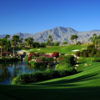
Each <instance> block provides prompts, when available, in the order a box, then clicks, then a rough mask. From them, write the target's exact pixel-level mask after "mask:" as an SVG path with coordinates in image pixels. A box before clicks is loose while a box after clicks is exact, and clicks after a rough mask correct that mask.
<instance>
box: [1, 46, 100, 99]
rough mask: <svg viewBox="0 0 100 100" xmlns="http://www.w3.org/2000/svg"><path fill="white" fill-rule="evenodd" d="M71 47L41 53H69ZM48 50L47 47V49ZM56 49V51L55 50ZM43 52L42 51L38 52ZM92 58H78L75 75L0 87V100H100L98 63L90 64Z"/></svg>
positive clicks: (99, 63)
mask: <svg viewBox="0 0 100 100" xmlns="http://www.w3.org/2000/svg"><path fill="white" fill-rule="evenodd" d="M76 47H77V48H75V46H73V48H72V46H71V47H70V46H69V48H71V49H68V50H67V47H62V48H61V49H60V47H54V49H53V48H52V49H47V48H46V49H45V48H43V51H46V52H49V51H51V52H53V51H52V50H56V49H57V48H59V52H60V53H67V52H68V53H71V52H70V50H72V49H81V48H83V46H82V47H78V46H76ZM48 48H49V47H48ZM55 48H56V49H55ZM40 51H41V52H43V51H42V50H40ZM92 60H93V58H80V59H79V60H78V61H79V63H80V64H79V66H78V67H77V69H78V70H79V71H80V73H77V74H75V75H71V76H67V77H62V78H56V79H51V80H46V81H42V82H37V83H31V84H27V85H19V86H16V85H7V86H4V85H0V99H1V100H2V99H7V100H16V99H17V100H28V99H32V100H100V62H92Z"/></svg>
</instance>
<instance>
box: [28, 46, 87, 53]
mask: <svg viewBox="0 0 100 100" xmlns="http://www.w3.org/2000/svg"><path fill="white" fill-rule="evenodd" d="M82 48H86V45H68V46H53V47H47V48H40V50H39V49H38V48H34V49H31V50H29V52H43V53H53V52H59V53H67V54H72V53H73V51H72V50H76V49H78V50H81V49H82Z"/></svg>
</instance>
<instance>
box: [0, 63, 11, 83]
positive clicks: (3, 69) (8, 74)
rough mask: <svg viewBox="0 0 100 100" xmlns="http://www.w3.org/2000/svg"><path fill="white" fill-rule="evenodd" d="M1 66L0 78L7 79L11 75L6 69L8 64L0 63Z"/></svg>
mask: <svg viewBox="0 0 100 100" xmlns="http://www.w3.org/2000/svg"><path fill="white" fill-rule="evenodd" d="M0 66H1V67H2V69H1V70H2V72H1V75H0V79H1V81H3V80H4V79H6V80H8V79H9V78H10V77H11V74H10V73H9V71H8V65H5V64H4V65H0Z"/></svg>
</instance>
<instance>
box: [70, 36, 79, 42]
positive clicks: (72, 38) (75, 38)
mask: <svg viewBox="0 0 100 100" xmlns="http://www.w3.org/2000/svg"><path fill="white" fill-rule="evenodd" d="M77 38H78V36H77V35H72V36H71V37H70V40H71V41H72V42H73V41H74V40H75V41H76V42H77Z"/></svg>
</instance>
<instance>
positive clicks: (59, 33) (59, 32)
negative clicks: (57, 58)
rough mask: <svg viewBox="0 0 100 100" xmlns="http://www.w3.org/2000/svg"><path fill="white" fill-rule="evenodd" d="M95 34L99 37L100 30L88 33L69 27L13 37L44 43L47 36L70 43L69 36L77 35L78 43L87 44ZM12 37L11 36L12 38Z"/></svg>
mask: <svg viewBox="0 0 100 100" xmlns="http://www.w3.org/2000/svg"><path fill="white" fill-rule="evenodd" d="M94 33H95V34H97V35H100V30H90V31H83V32H82V31H81V32H80V31H77V30H75V29H73V28H71V27H56V28H52V29H49V30H45V31H42V32H38V33H35V34H32V33H21V32H19V33H16V34H13V35H18V36H19V37H20V38H24V39H25V38H27V37H32V38H34V41H36V42H46V41H47V40H48V36H49V35H51V36H52V38H53V41H54V42H64V41H67V42H69V43H70V42H71V40H70V37H71V35H74V34H76V35H78V39H77V40H78V41H80V42H82V43H86V42H89V38H90V37H91V36H92V35H93V34H94ZM13 35H12V36H13ZM4 36H5V35H0V38H2V37H4Z"/></svg>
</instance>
